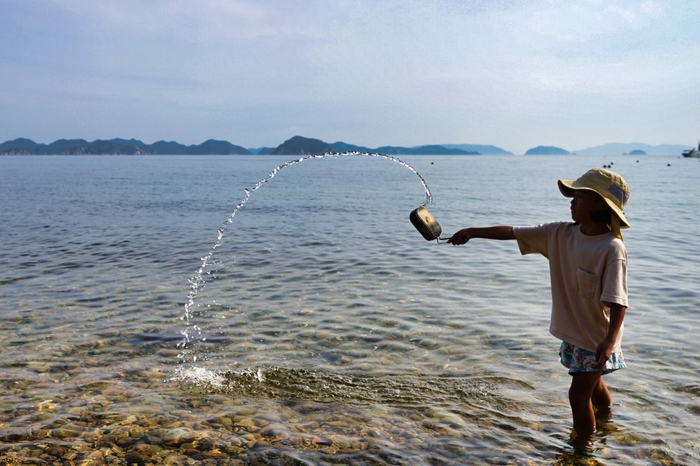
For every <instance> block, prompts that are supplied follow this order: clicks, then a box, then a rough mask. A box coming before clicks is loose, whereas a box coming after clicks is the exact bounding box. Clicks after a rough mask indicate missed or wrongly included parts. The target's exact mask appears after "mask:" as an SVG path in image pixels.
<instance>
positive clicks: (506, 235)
mask: <svg viewBox="0 0 700 466" xmlns="http://www.w3.org/2000/svg"><path fill="white" fill-rule="evenodd" d="M472 238H486V239H515V234H514V233H513V227H512V226H505V225H503V226H497V227H485V228H463V229H461V230H459V231H458V232H457V233H455V234H454V235H452V237H451V238H450V239H448V240H447V242H448V243H450V244H454V245H458V244H466V243H467V242H468V241H469V240H470V239H472Z"/></svg>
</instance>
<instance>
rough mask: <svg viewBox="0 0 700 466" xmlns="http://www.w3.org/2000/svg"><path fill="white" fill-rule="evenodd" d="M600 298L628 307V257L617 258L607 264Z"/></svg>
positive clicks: (603, 300)
mask: <svg viewBox="0 0 700 466" xmlns="http://www.w3.org/2000/svg"><path fill="white" fill-rule="evenodd" d="M600 300H601V301H602V302H604V303H615V304H619V305H621V306H625V307H627V259H615V260H613V261H611V262H609V263H608V264H607V265H606V266H605V272H604V273H603V291H602V293H601V295H600Z"/></svg>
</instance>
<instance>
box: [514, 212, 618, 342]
mask: <svg viewBox="0 0 700 466" xmlns="http://www.w3.org/2000/svg"><path fill="white" fill-rule="evenodd" d="M513 233H514V234H515V238H516V239H517V240H518V247H519V248H520V252H521V253H522V254H532V253H539V254H542V255H543V256H545V257H546V258H547V259H549V274H550V279H551V284H552V318H551V322H550V327H549V331H550V333H551V334H552V335H554V336H555V337H557V338H559V339H561V340H563V341H566V342H568V343H571V344H572V345H575V346H578V347H581V348H583V349H585V350H588V351H595V350H596V348H597V347H598V344H599V343H600V342H601V341H603V340H604V339H605V336H606V335H607V332H608V324H609V322H610V306H609V303H616V304H620V305H622V306H625V307H627V249H626V248H625V244H624V243H623V242H622V241H621V240H620V239H618V238H616V237H615V235H613V234H612V233H607V234H604V235H596V236H586V235H584V234H583V233H581V231H580V229H579V225H578V224H575V223H568V222H562V223H545V224H542V225H537V226H532V227H514V228H513ZM623 333H624V328H620V332H619V333H618V335H617V340H616V341H615V346H614V347H613V351H617V350H619V348H620V343H621V341H622V334H623Z"/></svg>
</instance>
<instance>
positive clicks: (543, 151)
mask: <svg viewBox="0 0 700 466" xmlns="http://www.w3.org/2000/svg"><path fill="white" fill-rule="evenodd" d="M525 155H571V153H570V152H569V151H568V150H564V149H562V148H560V147H554V146H537V147H533V148H532V149H529V150H528V151H527V152H525Z"/></svg>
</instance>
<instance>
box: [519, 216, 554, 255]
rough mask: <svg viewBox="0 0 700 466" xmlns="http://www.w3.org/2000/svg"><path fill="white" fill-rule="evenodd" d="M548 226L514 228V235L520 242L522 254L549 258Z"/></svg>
mask: <svg viewBox="0 0 700 466" xmlns="http://www.w3.org/2000/svg"><path fill="white" fill-rule="evenodd" d="M546 227H547V224H541V225H535V226H531V227H513V234H514V235H515V239H516V240H517V241H518V247H519V248H520V253H521V254H523V255H525V254H535V253H539V254H542V255H543V256H545V257H547V254H548V251H547V228H546Z"/></svg>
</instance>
